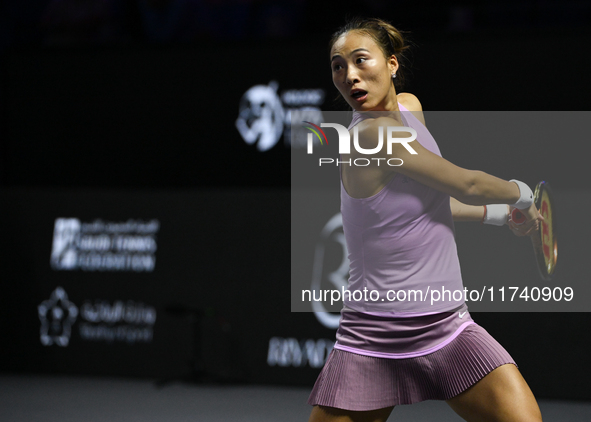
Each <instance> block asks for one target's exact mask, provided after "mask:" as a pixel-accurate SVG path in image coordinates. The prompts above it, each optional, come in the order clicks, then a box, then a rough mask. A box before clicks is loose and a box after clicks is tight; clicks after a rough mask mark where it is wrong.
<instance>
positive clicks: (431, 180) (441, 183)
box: [359, 117, 520, 205]
mask: <svg viewBox="0 0 591 422" xmlns="http://www.w3.org/2000/svg"><path fill="white" fill-rule="evenodd" d="M366 122H367V124H364V125H363V126H364V127H363V129H361V130H360V132H359V138H360V143H361V144H363V145H362V146H363V148H373V147H375V146H376V145H377V140H378V137H379V130H380V129H379V128H380V127H384V128H386V127H388V126H402V125H401V123H400V122H398V121H396V120H394V119H392V118H389V117H379V118H376V119H373V120H372V121H366ZM400 136H401V137H406V136H407V135H406V134H402V133H400ZM386 144H387V143H386V142H384V144H383V148H382V150H381V151H380V152H379V153H378V154H377V156H379V157H382V158H385V159H389V158H393V157H396V158H399V159H401V160H403V164H402V165H401V166H397V167H390V166H381V167H380V168H381V170H382V171H385V172H391V171H395V172H397V173H402V174H404V175H405V176H408V177H411V178H412V179H414V180H416V181H418V182H420V183H422V184H424V185H427V186H429V187H431V188H433V189H436V190H438V191H440V192H444V193H447V194H448V195H450V196H451V197H453V198H456V199H457V200H458V201H460V202H462V203H464V204H468V205H486V204H513V203H515V202H517V200H518V199H519V197H520V192H519V187H518V186H517V184H515V183H513V182H508V181H506V180H503V179H500V178H498V177H495V176H492V175H490V174H487V173H485V172H483V171H478V170H468V169H464V168H462V167H458V166H456V165H455V164H453V163H451V162H449V161H447V160H446V159H444V158H442V157H440V156H438V155H437V154H434V153H432V152H431V151H429V150H428V149H426V148H424V147H423V146H422V145H421V144H420V143H419V142H418V141H413V142H411V143H410V144H409V145H411V146H412V148H413V149H414V150H415V151H416V152H417V154H411V153H410V152H409V151H408V150H407V149H406V147H405V146H404V145H403V144H402V143H393V144H392V154H391V155H390V154H388V153H387V145H386Z"/></svg>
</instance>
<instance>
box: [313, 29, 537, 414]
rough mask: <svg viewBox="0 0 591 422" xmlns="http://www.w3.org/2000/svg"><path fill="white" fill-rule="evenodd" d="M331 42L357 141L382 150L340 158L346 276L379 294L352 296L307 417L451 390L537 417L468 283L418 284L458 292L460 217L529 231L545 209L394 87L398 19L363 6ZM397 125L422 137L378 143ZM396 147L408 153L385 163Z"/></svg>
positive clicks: (471, 407)
mask: <svg viewBox="0 0 591 422" xmlns="http://www.w3.org/2000/svg"><path fill="white" fill-rule="evenodd" d="M330 47H331V52H330V64H331V69H332V78H333V83H334V84H335V86H336V87H337V89H338V90H339V92H340V94H341V95H342V97H343V98H344V99H345V100H346V101H347V103H348V104H349V105H350V106H351V107H352V108H353V111H354V112H353V119H352V122H351V124H350V126H349V130H350V132H351V133H352V134H354V133H355V131H357V132H358V139H359V141H358V142H359V147H361V148H365V149H375V151H376V153H375V154H374V155H372V157H373V158H383V159H384V160H382V161H380V160H378V159H377V160H372V165H368V166H354V165H341V166H339V168H340V169H341V182H342V183H341V212H342V217H343V229H344V232H345V237H346V241H347V247H348V251H349V260H350V273H349V274H350V276H349V287H348V289H349V291H350V292H355V291H362V290H364V289H367V290H370V291H371V290H375V291H377V292H379V294H380V296H379V298H376V297H375V296H374V297H372V298H371V300H369V299H365V300H364V299H361V300H356V298H355V296H354V295H353V296H347V295H345V300H344V307H343V310H342V312H341V319H340V324H339V329H338V331H337V335H336V338H337V342H336V344H335V347H334V349H333V351H332V352H331V354H330V355H329V358H328V359H327V362H326V364H325V366H324V368H323V370H322V372H321V374H320V375H319V377H318V379H317V381H316V384H315V386H314V388H313V391H312V393H311V395H310V398H309V401H308V402H309V404H311V405H313V406H314V407H313V409H312V414H311V416H310V421H311V422H327V421H357V422H362V421H371V422H379V421H385V420H387V419H388V417H389V415H390V413H391V412H392V409H393V408H394V406H397V405H400V404H411V403H416V402H420V401H423V400H445V401H446V402H447V403H448V404H449V405H450V406H451V408H452V409H453V410H454V411H455V412H456V413H457V414H458V415H460V416H461V417H462V418H464V419H465V420H467V421H503V422H517V421H519V422H534V421H536V422H539V421H541V420H542V417H541V414H540V410H539V408H538V405H537V402H536V399H535V398H534V395H533V394H532V392H531V390H530V388H529V387H528V385H527V383H526V382H525V380H524V379H523V377H522V376H521V373H520V372H519V370H518V369H517V366H516V364H515V361H514V360H513V359H512V358H511V356H510V355H509V353H507V351H506V350H505V349H504V348H503V347H502V346H501V345H500V344H499V343H498V342H497V341H496V340H495V339H494V338H492V336H491V335H490V334H488V332H487V331H486V330H484V329H483V328H482V327H480V326H479V325H478V324H476V323H475V322H474V321H473V320H472V318H471V316H470V314H469V312H468V308H467V306H466V304H465V302H464V297H463V295H460V296H461V297H460V296H458V295H453V296H452V295H447V296H445V295H444V296H443V297H439V298H438V299H439V300H437V301H436V302H433V303H431V302H430V301H426V302H425V301H422V300H419V299H418V298H417V296H416V295H417V294H418V293H417V292H420V294H428V292H429V291H431V292H433V290H436V291H439V292H441V291H452V292H453V291H463V284H462V278H461V273H460V265H459V260H458V256H457V248H456V243H455V239H454V225H453V224H454V223H453V221H454V220H455V221H481V222H483V223H486V224H494V225H499V226H502V225H505V224H507V225H509V227H510V228H511V229H512V230H513V231H514V233H515V234H517V235H520V236H524V235H530V234H534V233H535V232H536V230H538V229H539V222H540V221H542V220H543V218H542V217H541V215H540V214H539V212H538V210H537V209H536V208H535V205H534V204H533V195H532V192H531V189H530V188H529V187H528V186H527V185H526V184H525V183H522V182H520V181H517V180H511V181H506V180H502V179H499V178H497V177H494V176H491V175H489V174H487V173H484V172H482V171H473V170H466V169H464V168H461V167H458V166H455V165H454V164H452V163H450V162H449V161H447V160H445V159H444V158H442V157H441V154H440V151H439V148H438V146H437V143H436V142H435V140H434V139H433V137H432V136H431V134H430V133H429V131H428V130H427V128H426V127H425V121H424V117H423V113H422V111H421V110H422V109H421V104H420V103H419V100H418V99H417V98H416V97H415V96H414V95H412V94H409V93H400V94H397V89H398V90H399V81H400V80H401V79H402V76H403V66H402V63H403V60H404V54H403V53H404V51H405V49H406V48H407V46H406V44H405V40H404V38H403V36H402V34H401V33H400V31H398V30H396V29H395V28H394V27H393V26H392V25H390V24H389V23H387V22H385V21H382V20H379V19H355V20H353V21H351V22H349V23H348V24H347V25H345V26H344V27H343V28H341V29H340V30H339V31H337V32H336V33H335V34H334V36H333V38H332V40H331V42H330ZM442 65H445V64H443V63H442ZM396 126H398V127H402V126H404V127H410V128H412V129H414V130H415V131H416V134H417V138H416V141H409V142H406V143H405V142H398V140H396V141H397V142H394V143H392V144H391V148H392V150H391V151H388V150H387V142H383V143H382V147H381V148H380V147H379V142H378V139H379V136H380V130H383V129H380V128H385V127H396ZM392 133H393V134H392V135H391V136H397V137H399V138H400V141H403V139H402V138H403V137H408V136H409V134H408V133H404V132H395V131H394V132H392ZM386 136H387V135H386V134H383V139H386ZM360 157H364V158H367V156H366V155H362V154H359V153H358V152H357V151H356V150H355V149H353V151H352V152H351V153H350V154H348V155H343V156H342V157H341V160H342V161H348V160H349V159H353V160H354V159H355V158H360ZM392 157H397V158H400V159H402V161H403V164H402V165H399V166H392V165H386V164H385V163H386V160H388V159H390V158H392ZM376 163H380V165H377V164H376ZM512 207H515V208H518V209H520V210H521V211H522V213H523V214H525V215H526V217H527V221H526V222H525V223H524V224H521V225H516V224H514V222H512V221H511V220H510V217H509V215H510V211H511V209H512ZM392 291H394V292H395V293H396V294H398V295H399V296H398V297H397V299H398V300H391V299H392V298H393V296H392ZM413 291H414V292H415V297H414V299H413V298H411V297H410V295H411V294H412V292H413ZM402 294H404V295H405V297H404V298H402V296H401V295H402ZM407 294H408V296H407ZM388 295H389V296H388ZM360 297H362V295H358V296H357V299H359V298H360ZM365 297H367V295H365ZM385 299H387V300H385ZM394 299H396V296H394Z"/></svg>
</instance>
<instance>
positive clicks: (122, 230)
mask: <svg viewBox="0 0 591 422" xmlns="http://www.w3.org/2000/svg"><path fill="white" fill-rule="evenodd" d="M159 229H160V222H159V221H158V220H156V219H154V220H151V221H149V222H143V221H136V220H128V221H126V222H109V221H102V220H94V221H92V222H88V223H86V222H81V221H80V220H79V219H78V218H57V219H56V220H55V225H54V230H53V246H52V248H51V258H50V262H51V267H52V268H53V269H54V270H56V271H70V270H77V269H81V270H83V271H135V272H152V271H154V268H155V267H156V256H155V254H156V249H157V244H156V234H157V233H158V230H159Z"/></svg>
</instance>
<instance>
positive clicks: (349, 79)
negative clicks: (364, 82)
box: [345, 66, 359, 85]
mask: <svg viewBox="0 0 591 422" xmlns="http://www.w3.org/2000/svg"><path fill="white" fill-rule="evenodd" d="M345 81H346V83H347V84H348V85H355V84H356V83H357V82H359V76H358V75H357V72H356V71H355V68H352V67H351V66H349V68H348V69H347V75H346V77H345Z"/></svg>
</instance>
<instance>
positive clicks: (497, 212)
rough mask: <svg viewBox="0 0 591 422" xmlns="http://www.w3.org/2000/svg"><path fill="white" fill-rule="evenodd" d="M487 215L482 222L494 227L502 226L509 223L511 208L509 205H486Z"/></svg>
mask: <svg viewBox="0 0 591 422" xmlns="http://www.w3.org/2000/svg"><path fill="white" fill-rule="evenodd" d="M485 212H486V215H485V216H484V220H482V222H483V223H484V224H492V225H493V226H502V225H504V224H506V223H507V219H508V218H509V207H508V206H507V204H490V205H486V211H485Z"/></svg>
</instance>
